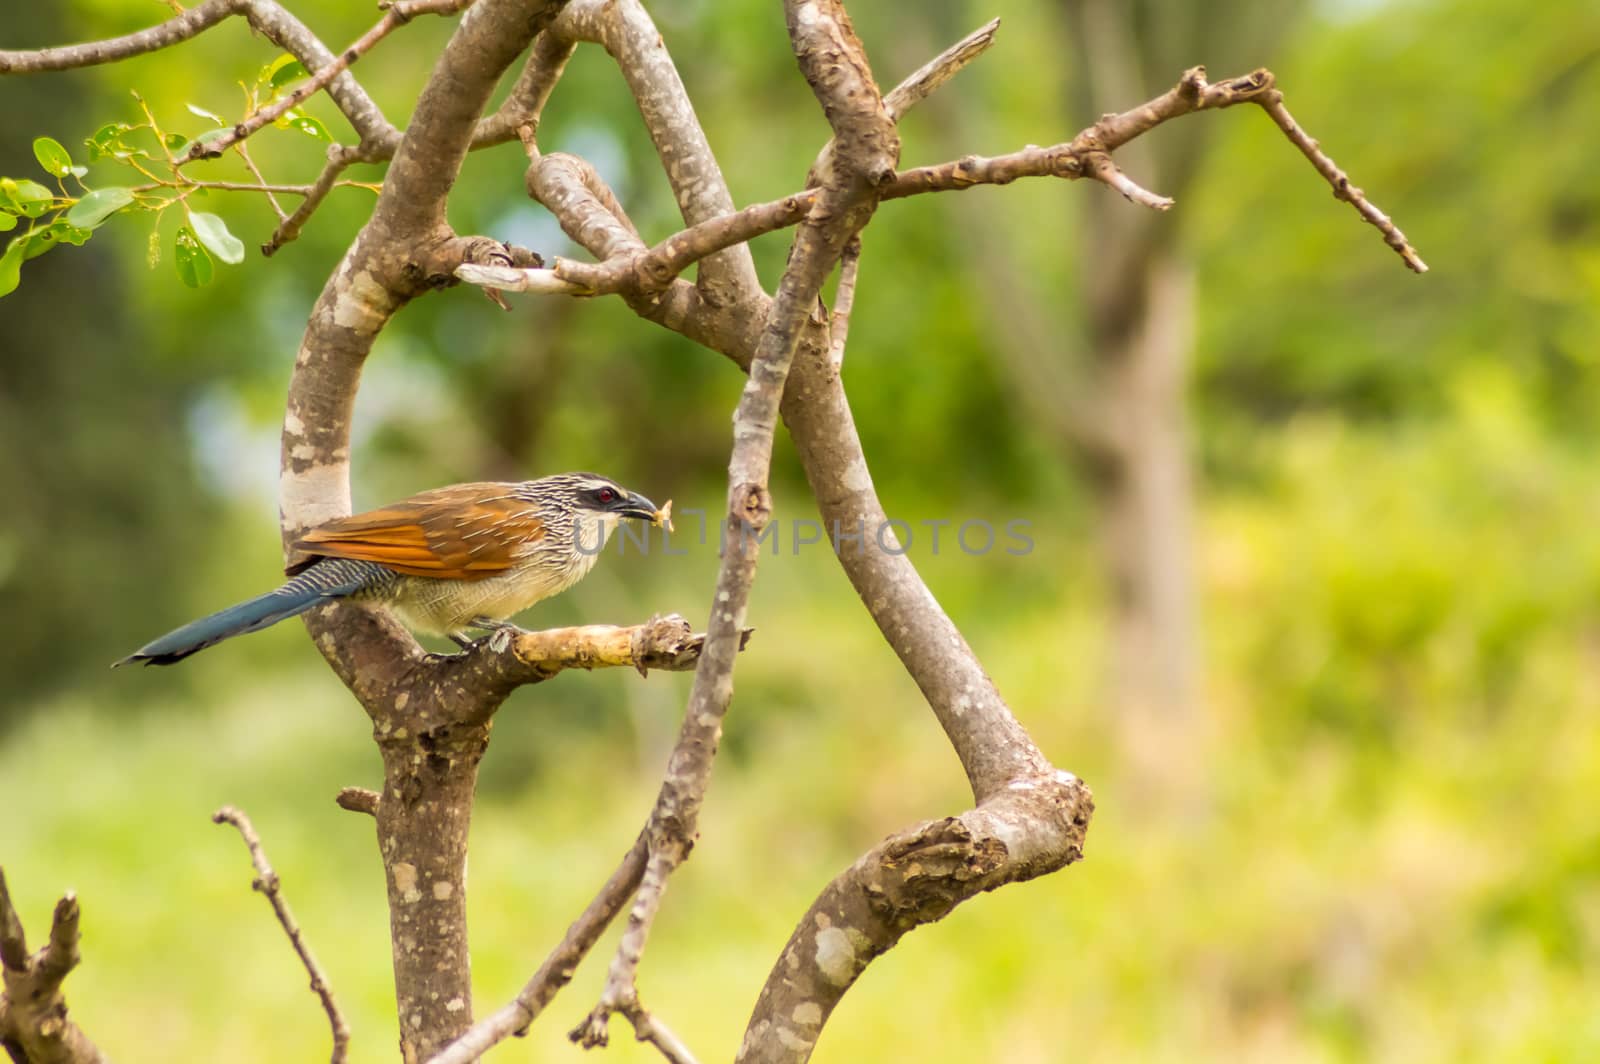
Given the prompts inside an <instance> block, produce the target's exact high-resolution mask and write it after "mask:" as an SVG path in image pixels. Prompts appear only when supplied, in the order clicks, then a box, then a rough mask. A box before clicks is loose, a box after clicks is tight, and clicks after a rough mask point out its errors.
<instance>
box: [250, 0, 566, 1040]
mask: <svg viewBox="0 0 1600 1064" xmlns="http://www.w3.org/2000/svg"><path fill="white" fill-rule="evenodd" d="M559 7H560V0H478V2H477V3H476V4H474V5H473V7H472V8H471V9H469V11H468V13H467V15H466V17H464V18H463V19H462V20H461V22H460V23H459V25H458V26H457V27H456V30H455V33H454V34H453V35H452V36H451V38H450V41H449V43H448V44H447V45H446V46H445V49H444V51H443V53H442V55H441V56H440V58H439V60H438V62H437V64H436V65H435V67H434V70H433V73H432V75H431V76H430V78H429V80H428V83H427V85H426V86H425V87H424V89H423V90H422V94H421V96H420V97H419V99H418V101H417V106H416V109H415V111H414V112H413V115H412V119H411V122H410V124H409V126H408V127H407V128H406V132H405V134H404V136H403V137H402V138H401V139H400V143H399V146H398V149H397V150H396V152H395V156H394V162H393V164H392V165H391V166H390V167H389V171H388V174H387V175H386V177H385V180H384V184H383V189H382V191H381V192H380V193H379V196H378V202H377V204H376V206H375V207H374V209H373V213H372V217H371V218H370V219H369V221H368V222H367V224H366V225H365V226H364V227H363V228H362V230H361V232H360V233H359V234H358V235H357V237H356V239H355V242H354V243H353V245H352V246H351V248H350V250H349V251H348V252H347V253H346V255H345V258H344V261H343V262H342V263H341V264H340V265H339V267H338V268H337V269H336V270H335V271H334V273H333V276H332V277H330V278H329V280H328V283H327V284H326V285H325V286H324V288H323V291H322V294H321V296H320V297H319V298H318V300H317V304H316V306H315V308H314V309H313V311H312V314H311V317H310V320H309V321H308V323H307V327H306V333H305V337H304V339H303V341H302V344H301V348H300V352H299V355H298V356H297V358H296V360H295V371H294V376H293V378H292V380H291V382H290V387H289V396H288V399H287V402H286V404H285V413H284V428H283V450H282V459H281V465H282V477H281V480H280V488H279V501H280V512H281V515H282V521H281V523H282V528H283V533H284V538H285V546H287V545H288V542H289V540H290V539H291V538H292V537H293V535H294V534H296V533H297V532H298V531H299V530H301V529H304V528H306V527H308V526H311V525H315V524H320V523H322V522H325V521H327V520H329V519H331V518H333V517H337V516H342V515H344V514H348V513H349V512H350V478H349V473H350V420H351V413H352V408H353V405H354V401H355V394H356V389H357V386H358V384H359V382H360V376H361V369H362V366H363V364H364V362H365V359H366V357H367V355H368V353H369V352H370V351H371V349H372V345H373V343H374V341H375V340H376V338H377V336H378V333H379V332H380V331H381V330H382V329H383V327H384V325H386V324H387V322H388V321H389V319H390V317H392V316H393V314H394V313H395V312H396V311H397V310H398V309H399V308H400V307H401V306H403V305H404V304H405V303H406V302H407V301H409V300H410V299H412V298H414V297H415V296H417V295H419V294H421V293H423V292H425V291H427V290H429V288H430V287H431V286H434V285H437V284H441V283H448V280H449V271H450V270H453V269H454V268H455V266H456V265H459V263H460V262H461V261H462V260H463V258H464V257H466V255H467V254H468V253H469V252H470V251H471V250H472V249H473V248H474V247H477V244H478V242H474V241H472V240H470V239H465V240H464V239H462V238H457V237H455V236H454V234H453V233H452V232H451V230H450V228H449V225H448V224H447V222H446V220H445V197H446V195H447V194H448V193H449V190H450V188H451V186H452V184H453V183H454V181H455V178H456V174H457V172H458V171H459V169H460V166H461V162H462V160H463V158H464V157H465V155H466V153H467V151H468V149H469V148H470V146H471V141H472V137H473V131H474V129H475V128H476V125H477V121H478V118H479V116H480V115H481V114H482V113H483V110H484V107H485V106H486V105H487V103H488V100H489V98H490V95H491V94H492V93H493V91H494V88H495V85H496V83H497V81H498V80H499V77H500V75H501V73H502V72H504V71H505V70H506V69H507V68H508V67H509V66H510V65H511V63H512V62H514V61H515V60H516V58H517V56H518V55H519V54H521V53H522V51H523V50H524V49H526V48H527V46H528V45H529V43H531V41H532V40H533V38H534V36H535V35H536V34H537V33H538V32H539V30H541V29H543V28H544V26H545V25H546V24H548V22H549V20H550V19H551V18H553V17H554V15H555V14H556V12H557V11H558V10H559ZM307 68H308V69H311V67H310V66H309V65H308V67H307ZM346 76H347V75H341V78H343V77H346ZM339 83H340V79H335V81H334V83H333V85H334V86H335V87H337V86H338V85H339ZM438 258H446V259H448V258H453V259H454V261H451V262H449V265H448V268H447V269H444V270H443V271H442V274H441V272H440V270H439V269H438V268H430V267H434V266H435V260H436V259H438ZM306 623H307V627H308V628H309V629H310V631H311V633H312V635H313V637H314V638H315V639H316V642H317V645H318V647H319V648H320V649H321V650H322V652H323V654H324V656H325V657H327V658H328V660H329V662H330V664H332V665H333V667H334V669H335V671H336V672H337V673H338V674H339V676H340V678H341V679H342V680H344V682H345V683H346V685H347V686H349V687H350V689H351V691H352V693H353V694H355V696H356V697H357V699H358V700H359V701H360V702H361V704H362V706H363V708H364V709H366V711H367V713H368V714H369V715H370V716H371V717H372V718H373V721H374V732H375V737H376V738H377V740H378V745H379V749H380V751H381V753H382V755H383V762H384V787H383V794H382V798H381V800H380V801H379V803H378V807H377V815H376V829H377V832H376V833H377V839H378V842H379V847H380V850H381V853H382V857H383V863H384V867H385V870H386V873H387V875H386V877H385V878H386V880H387V888H388V901H389V917H390V939H391V942H392V948H393V960H394V973H395V996H396V1003H397V1005H398V1007H399V1015H400V1017H401V1022H400V1042H401V1053H402V1057H404V1058H405V1059H407V1060H419V1059H424V1058H426V1057H428V1056H431V1055H432V1054H433V1053H434V1051H436V1050H437V1049H438V1048H439V1047H440V1046H442V1045H444V1044H446V1043H447V1042H449V1041H450V1040H451V1039H452V1038H454V1037H455V1036H456V1035H458V1034H460V1033H461V1032H462V1031H463V1030H465V1029H466V1028H467V1027H468V1026H469V1025H470V1024H471V1022H472V1006H471V1002H472V986H471V967H470V963H469V959H468V952H467V923H466V844H467V835H468V831H469V828H470V824H471V813H472V799H473V792H474V789H475V787H476V781H477V765H478V763H479V761H480V760H481V758H482V756H483V752H484V750H485V749H486V748H487V745H488V727H487V724H486V723H483V722H481V721H465V720H455V719H452V718H451V717H449V716H448V715H447V714H446V713H445V712H444V707H442V706H441V705H439V704H438V703H437V702H434V701H432V700H431V699H430V698H429V697H427V695H428V692H427V691H425V690H424V687H425V685H426V683H427V681H428V679H429V678H430V674H431V671H432V669H431V667H430V662H429V659H427V658H426V656H425V655H423V654H422V652H421V650H420V648H418V647H417V645H416V642H415V641H414V640H412V639H411V638H410V637H409V636H407V635H406V634H405V633H404V632H403V631H402V630H400V629H399V627H398V626H397V625H396V624H395V623H394V622H393V621H392V620H391V619H389V618H388V617H387V616H386V615H384V614H381V613H376V612H372V611H368V610H365V609H362V608H360V607H334V608H325V609H321V610H317V611H314V613H313V614H311V615H308V616H307V622H306ZM413 692H415V694H416V697H415V698H414V699H413Z"/></svg>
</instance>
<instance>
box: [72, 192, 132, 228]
mask: <svg viewBox="0 0 1600 1064" xmlns="http://www.w3.org/2000/svg"><path fill="white" fill-rule="evenodd" d="M132 202H133V190H132V189H129V188H116V187H113V188H97V189H95V190H94V191H93V192H91V193H89V194H88V195H86V196H84V197H83V198H82V199H80V200H79V201H78V202H77V203H74V204H73V205H72V209H71V210H69V211H67V215H66V217H67V221H68V222H69V223H71V224H72V225H75V226H78V227H79V228H81V229H93V228H95V227H96V226H98V225H100V224H101V223H102V222H104V221H105V220H106V219H107V218H109V217H111V216H112V215H113V214H116V213H117V212H118V211H120V210H121V209H122V208H124V207H126V206H127V205H128V204H130V203H132Z"/></svg>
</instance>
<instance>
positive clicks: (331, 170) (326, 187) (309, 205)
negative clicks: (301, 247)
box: [261, 144, 362, 257]
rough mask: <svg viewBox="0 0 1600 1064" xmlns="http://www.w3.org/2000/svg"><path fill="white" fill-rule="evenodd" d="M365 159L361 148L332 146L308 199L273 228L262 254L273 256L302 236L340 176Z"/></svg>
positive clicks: (302, 201) (307, 196) (307, 192)
mask: <svg viewBox="0 0 1600 1064" xmlns="http://www.w3.org/2000/svg"><path fill="white" fill-rule="evenodd" d="M361 158H362V152H361V149H360V148H359V147H354V148H352V147H347V146H346V145H343V144H330V145H328V161H327V163H326V164H324V165H323V167H322V173H320V174H318V175H317V180H316V183H315V184H313V185H311V186H310V187H309V188H308V189H307V191H306V197H305V199H303V200H301V201H300V206H298V207H296V208H295V210H294V213H293V214H291V215H289V217H287V218H285V219H284V220H283V221H282V222H280V223H279V225H278V228H276V229H274V230H273V231H272V236H271V237H269V238H268V239H267V242H266V243H265V244H262V245H261V254H263V255H266V256H268V257H271V256H272V254H273V253H274V252H276V251H277V250H278V249H279V248H281V247H283V245H285V244H287V243H289V241H291V240H293V239H294V238H295V237H297V236H299V235H300V231H301V230H302V229H304V228H305V224H306V222H307V220H309V219H310V217H311V215H312V214H314V213H315V212H316V209H317V208H318V207H320V206H322V201H323V200H325V199H327V198H328V193H330V192H332V191H333V190H334V188H335V187H337V186H338V185H339V184H340V181H339V175H340V174H342V173H344V172H345V170H346V169H348V168H349V166H350V164H351V163H354V162H357V161H359V160H360V159H361Z"/></svg>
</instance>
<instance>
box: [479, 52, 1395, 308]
mask: <svg viewBox="0 0 1600 1064" xmlns="http://www.w3.org/2000/svg"><path fill="white" fill-rule="evenodd" d="M1272 86H1273V80H1272V74H1271V73H1270V72H1269V71H1265V70H1258V71H1256V72H1254V73H1253V74H1248V75H1246V76H1244V77H1242V78H1230V79H1228V80H1227V81H1223V82H1219V83H1217V84H1207V83H1206V81H1205V70H1204V68H1202V67H1196V68H1194V69H1192V70H1190V71H1188V72H1187V73H1185V74H1184V77H1183V80H1181V81H1180V82H1179V83H1178V85H1177V86H1176V87H1175V88H1173V89H1170V90H1168V91H1167V92H1165V93H1163V94H1162V95H1160V96H1157V97H1155V98H1154V99H1152V100H1150V101H1149V102H1147V103H1144V104H1141V105H1140V106H1138V107H1135V108H1133V109H1131V110H1128V111H1125V112H1123V113H1122V114H1117V115H1107V116H1106V117H1104V118H1102V119H1101V120H1100V121H1098V122H1096V123H1095V124H1094V125H1092V126H1090V127H1088V128H1087V129H1085V130H1083V131H1082V132H1081V133H1079V134H1078V135H1077V136H1076V137H1074V138H1073V139H1072V140H1070V141H1067V142H1064V143H1061V144H1054V145H1051V146H1049V147H1038V146H1032V145H1030V146H1029V147H1027V148H1024V149H1022V150H1021V151H1016V152H1011V153H1009V154H1007V155H999V156H993V157H984V156H979V155H968V156H964V157H963V158H960V159H953V160H951V161H949V162H945V163H940V164H938V165H935V166H922V167H916V168H914V169H910V170H902V171H900V172H899V173H897V174H896V175H895V176H894V178H893V180H892V181H891V182H890V183H889V184H888V185H886V186H884V188H883V189H882V198H883V199H886V200H887V199H901V198H904V197H906V196H916V195H922V194H924V193H929V192H952V191H960V190H963V189H968V188H972V187H974V186H976V185H1005V184H1009V183H1011V182H1012V181H1015V180H1017V179H1019V178H1024V177H1059V178H1064V179H1067V180H1075V179H1078V178H1084V177H1089V178H1093V179H1096V180H1099V181H1102V182H1104V183H1105V184H1107V185H1109V186H1110V187H1112V188H1114V189H1116V190H1117V191H1118V192H1120V193H1121V194H1122V195H1123V196H1125V197H1127V198H1128V199H1129V200H1130V201H1132V202H1134V203H1137V204H1140V205H1142V206H1145V207H1150V208H1152V209H1154V210H1162V211H1164V210H1167V209H1169V208H1170V207H1171V206H1172V205H1173V201H1172V200H1171V199H1169V198H1168V197H1166V196H1160V195H1157V194H1156V193H1153V192H1150V191H1149V190H1147V189H1145V188H1143V187H1142V186H1140V185H1139V184H1138V183H1137V182H1135V181H1134V180H1133V179H1132V178H1130V177H1128V175H1127V174H1125V173H1123V171H1122V170H1121V169H1120V168H1119V167H1118V166H1117V165H1116V163H1115V162H1113V161H1112V158H1111V152H1112V150H1113V149H1115V148H1118V147H1121V146H1122V145H1123V144H1126V143H1127V142H1128V141H1130V140H1132V139H1134V138H1135V137H1137V136H1140V135H1142V134H1144V133H1146V132H1148V131H1149V130H1151V129H1153V128H1155V127H1156V126H1158V125H1160V124H1161V123H1163V122H1166V121H1169V120H1171V119H1173V118H1177V117H1179V116H1181V115H1186V114H1190V113H1193V112H1195V111H1203V110H1218V109H1221V108H1225V107H1231V106H1233V105H1235V104H1239V103H1257V104H1260V105H1261V106H1262V107H1263V108H1264V109H1265V110H1266V111H1267V113H1268V114H1270V115H1272V116H1273V121H1274V122H1276V123H1278V125H1279V127H1280V128H1282V129H1284V132H1285V134H1286V135H1287V136H1288V137H1289V139H1290V140H1291V141H1292V142H1293V143H1294V144H1295V146H1296V147H1298V148H1299V149H1300V150H1301V151H1302V152H1303V153H1305V155H1306V157H1307V158H1308V159H1310V160H1311V161H1312V163H1313V165H1315V166H1316V168H1317V171H1318V172H1319V173H1321V174H1322V175H1323V176H1324V177H1325V178H1326V179H1327V180H1328V182H1329V183H1330V184H1331V185H1332V186H1333V188H1334V194H1335V195H1336V196H1337V197H1338V198H1340V199H1342V200H1345V201H1346V202H1348V203H1350V204H1352V205H1353V206H1354V207H1355V208H1356V210H1357V211H1359V212H1360V213H1361V216H1362V217H1363V218H1364V219H1366V220H1367V221H1369V222H1371V223H1372V224H1373V225H1374V226H1377V228H1378V229H1379V230H1380V231H1381V232H1382V233H1383V235H1384V241H1385V243H1387V244H1388V245H1389V246H1390V247H1392V248H1394V249H1395V250H1396V251H1397V252H1399V253H1400V256H1401V258H1402V259H1404V260H1405V262H1406V264H1407V265H1408V266H1410V267H1411V268H1412V269H1413V270H1416V271H1417V272H1418V273H1422V272H1425V271H1426V270H1427V266H1426V265H1425V264H1424V263H1423V262H1422V260H1421V259H1420V258H1419V257H1418V256H1417V253H1416V252H1415V251H1414V250H1412V248H1411V246H1410V245H1409V244H1408V243H1407V242H1406V239H1405V234H1403V233H1402V232H1400V230H1399V228H1398V227H1396V226H1395V225H1394V223H1393V222H1392V221H1391V220H1390V219H1389V217H1388V216H1387V215H1385V214H1384V213H1383V212H1382V211H1380V210H1378V208H1377V207H1375V206H1373V205H1372V203H1370V202H1369V201H1368V200H1367V199H1366V197H1365V195H1364V194H1363V193H1362V191H1361V190H1360V189H1359V188H1356V187H1355V186H1354V185H1352V184H1351V183H1350V180H1349V178H1348V177H1346V176H1345V174H1344V172H1343V171H1342V170H1340V169H1339V168H1338V167H1337V166H1335V165H1334V163H1333V160H1331V159H1329V158H1328V156H1327V155H1326V154H1324V153H1323V152H1322V151H1321V149H1320V148H1319V147H1318V146H1317V144H1316V142H1315V141H1313V140H1311V139H1310V138H1309V137H1307V136H1306V135H1305V133H1304V131H1302V130H1301V129H1300V127H1299V126H1298V125H1295V124H1294V119H1293V118H1291V117H1289V115H1288V112H1287V111H1286V110H1285V109H1284V108H1283V104H1282V93H1280V92H1278V90H1276V89H1275V88H1273V87H1272ZM891 95H892V94H891ZM915 99H916V97H914V96H912V95H911V94H906V96H904V97H903V100H904V101H906V103H905V105H906V106H909V105H910V103H914V102H915ZM590 183H591V184H593V182H592V181H591V182H590ZM601 187H602V188H603V187H604V186H603V185H602V186H601ZM605 191H606V192H607V194H609V189H606V190H605ZM816 194H817V193H816V189H808V190H806V191H804V192H797V193H795V194H793V195H791V196H786V197H784V198H783V199H780V200H772V201H769V202H767V203H757V204H753V205H751V206H749V207H746V208H744V209H743V210H740V211H736V212H734V213H732V214H727V215H722V216H719V217H716V218H712V219H710V220H708V221H705V222H702V223H700V224H699V225H694V226H690V227H689V228H687V229H684V230H682V231H681V232H678V233H675V234H674V235H672V236H670V237H668V238H667V239H666V240H663V241H662V242H661V243H659V244H657V245H656V246H655V247H653V248H649V249H637V248H630V249H629V250H627V251H624V252H621V253H616V254H613V255H612V256H610V257H608V258H607V259H605V260H604V261H603V262H598V263H584V262H577V261H574V260H571V259H564V258H557V259H556V260H555V263H554V265H552V266H550V267H547V268H542V269H536V270H512V269H507V268H503V267H477V266H465V267H462V268H461V269H460V270H458V271H457V274H456V276H457V277H459V278H460V279H461V280H463V281H466V282H468V283H469V284H477V285H482V286H484V287H487V288H494V289H500V290H503V291H512V292H530V293H537V294H546V295H568V296H595V295H608V294H612V293H617V292H622V293H629V294H638V293H644V294H648V293H651V292H655V291H660V290H661V289H663V288H665V287H666V286H667V285H668V284H670V283H671V281H672V279H673V278H674V277H677V276H678V275H679V274H681V273H682V272H683V271H684V270H686V269H688V268H689V266H691V265H693V264H694V263H695V262H698V261H700V260H701V259H703V258H705V257H706V256H708V255H710V254H713V253H715V252H718V251H721V250H724V249H726V248H728V247H732V246H735V245H737V244H741V243H745V242H747V241H749V240H752V239H754V238H755V237H757V236H760V235H762V234H764V233H770V232H773V231H775V230H777V229H782V228H786V227H787V226H790V225H794V224H796V223H797V222H799V221H800V220H801V219H802V218H804V217H805V214H806V212H807V211H809V210H810V209H811V208H812V206H813V205H814V204H815V202H816ZM547 205H548V204H547ZM608 210H612V211H613V213H615V212H617V211H620V210H621V208H620V207H619V206H614V205H608ZM558 216H562V217H564V215H562V214H561V213H560V212H559V211H558ZM624 217H625V216H624ZM582 242H583V241H580V243H582ZM846 265H847V266H848V265H849V263H846ZM848 309H849V308H848V304H847V305H846V307H845V310H846V318H847V320H848Z"/></svg>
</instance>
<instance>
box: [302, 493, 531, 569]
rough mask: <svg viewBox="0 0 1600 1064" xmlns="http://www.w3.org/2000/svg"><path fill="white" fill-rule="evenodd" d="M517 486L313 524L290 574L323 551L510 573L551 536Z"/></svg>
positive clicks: (395, 564)
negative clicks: (315, 526)
mask: <svg viewBox="0 0 1600 1064" xmlns="http://www.w3.org/2000/svg"><path fill="white" fill-rule="evenodd" d="M515 487H516V485H514V484H457V485H454V486H452V487H448V488H436V489H435V490H433V491H425V492H423V493H421V494H420V495H413V496H412V497H411V498H409V499H407V500H405V501H404V502H399V503H395V504H394V505H393V506H385V507H383V508H382V509H379V510H369V511H367V512H366V513H360V514H354V515H352V516H350V517H342V518H339V519H338V520H335V521H330V522H329V523H327V524H325V525H322V526H320V527H318V528H314V529H311V530H310V531H309V532H307V533H306V534H305V535H304V536H302V537H300V539H298V540H296V541H295V543H294V546H293V548H292V558H291V565H290V572H296V571H298V570H300V569H304V568H305V567H306V566H308V565H310V564H311V563H312V562H314V561H316V559H317V558H319V557H325V558H352V559H356V560H358V561H369V562H377V563H378V564H379V565H382V566H385V567H387V568H389V569H393V570H394V571H395V572H397V573H405V574H406V575H408V576H431V577H435V578H437V579H441V580H482V579H484V578H486V577H490V576H494V575H495V574H496V573H502V572H505V571H506V570H507V569H510V568H511V567H512V566H514V565H516V564H517V563H518V562H519V561H521V560H522V559H523V557H525V556H526V554H527V553H528V550H529V547H530V545H531V544H532V543H534V542H537V541H538V540H540V539H542V538H544V532H545V529H544V522H543V521H541V520H540V519H539V517H538V516H537V515H536V513H535V506H534V504H533V503H532V502H530V501H528V500H527V499H524V498H520V497H518V496H517V495H515V494H514V493H513V489H514V488H515Z"/></svg>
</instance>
